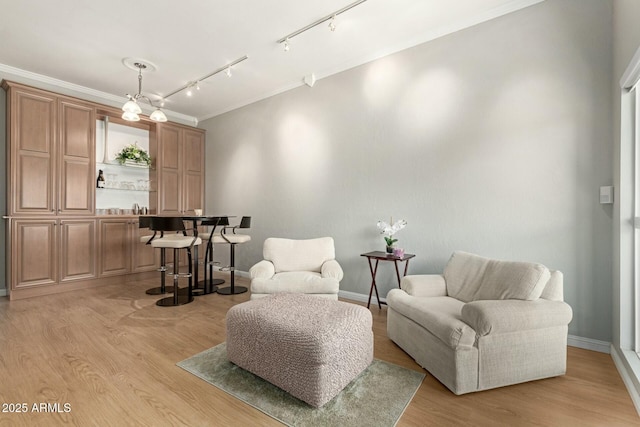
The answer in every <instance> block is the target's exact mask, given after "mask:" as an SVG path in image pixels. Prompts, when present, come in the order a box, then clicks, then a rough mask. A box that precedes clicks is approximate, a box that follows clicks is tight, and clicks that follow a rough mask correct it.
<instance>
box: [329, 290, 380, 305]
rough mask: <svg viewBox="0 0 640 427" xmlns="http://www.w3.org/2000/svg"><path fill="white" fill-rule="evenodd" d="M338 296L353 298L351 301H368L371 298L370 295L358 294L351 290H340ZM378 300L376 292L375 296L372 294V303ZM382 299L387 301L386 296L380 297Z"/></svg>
mask: <svg viewBox="0 0 640 427" xmlns="http://www.w3.org/2000/svg"><path fill="white" fill-rule="evenodd" d="M338 297H339V298H344V299H348V300H351V301H358V302H367V301H368V300H369V295H365V294H358V293H356V292H349V291H339V292H338ZM377 301H378V300H376V296H375V294H374V295H373V296H371V303H372V304H374V303H376V302H377ZM380 301H382V302H387V300H386V298H380Z"/></svg>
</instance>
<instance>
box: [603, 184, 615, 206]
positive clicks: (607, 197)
mask: <svg viewBox="0 0 640 427" xmlns="http://www.w3.org/2000/svg"><path fill="white" fill-rule="evenodd" d="M611 203H613V187H612V186H604V187H600V204H601V205H609V204H611Z"/></svg>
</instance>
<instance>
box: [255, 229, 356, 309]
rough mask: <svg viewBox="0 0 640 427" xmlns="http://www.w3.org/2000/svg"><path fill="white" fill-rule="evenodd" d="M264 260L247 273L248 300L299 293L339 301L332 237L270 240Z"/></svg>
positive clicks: (338, 273) (339, 273)
mask: <svg viewBox="0 0 640 427" xmlns="http://www.w3.org/2000/svg"><path fill="white" fill-rule="evenodd" d="M262 252H263V257H264V260H262V261H260V262H258V263H257V264H255V265H254V266H253V267H251V269H250V270H249V276H250V277H251V299H256V298H261V297H265V296H268V295H270V294H275V293H279V292H299V293H305V294H313V295H316V296H319V297H324V298H330V299H336V300H337V299H338V291H339V289H340V280H342V277H343V276H344V273H343V271H342V268H341V267H340V264H338V261H336V260H335V247H334V243H333V238H331V237H321V238H318V239H307V240H292V239H280V238H275V237H270V238H268V239H267V240H265V242H264V246H263V251H262Z"/></svg>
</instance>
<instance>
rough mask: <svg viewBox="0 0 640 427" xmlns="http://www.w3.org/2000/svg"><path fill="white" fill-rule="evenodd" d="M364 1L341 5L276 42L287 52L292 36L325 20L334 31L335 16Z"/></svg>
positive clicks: (359, 0)
mask: <svg viewBox="0 0 640 427" xmlns="http://www.w3.org/2000/svg"><path fill="white" fill-rule="evenodd" d="M365 1H367V0H358V1H356V2H353V3H351V4H349V5H347V6H345V7H343V8H342V9H339V10H336V11H335V12H333V13H331V14H329V15H327V16H325V17H324V18H320V19H318V20H317V21H315V22H312V23H311V24H309V25H307V26H306V27H302V28H300V29H299V30H296V31H294V32H293V33H291V34H288V35H286V36H284V37H282V38H281V39H280V40H278V41H277V43H278V44H283V45H284V51H285V52H288V51H289V49H290V48H291V45H290V42H291V39H292V38H294V37H295V36H297V35H300V34H302V33H304V32H305V31H307V30H310V29H312V28H313V27H316V26H318V25H320V24H322V23H324V22H327V21H330V22H329V29H330V30H331V31H335V30H336V28H337V25H336V17H337V16H338V15H340V14H341V13H344V12H346V11H347V10H350V9H353V8H354V7H356V6H358V5H359V4H362V3H364V2H365Z"/></svg>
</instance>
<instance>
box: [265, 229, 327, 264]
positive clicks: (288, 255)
mask: <svg viewBox="0 0 640 427" xmlns="http://www.w3.org/2000/svg"><path fill="white" fill-rule="evenodd" d="M262 252H263V257H264V259H265V260H267V261H271V262H272V263H273V265H274V267H275V270H276V273H282V272H287V271H313V272H317V273H320V271H321V268H322V264H324V263H325V262H326V261H329V260H332V259H335V257H336V253H335V247H334V243H333V238H332V237H320V238H318V239H307V240H292V239H281V238H277V237H270V238H268V239H266V240H265V241H264V247H263V251H262Z"/></svg>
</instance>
